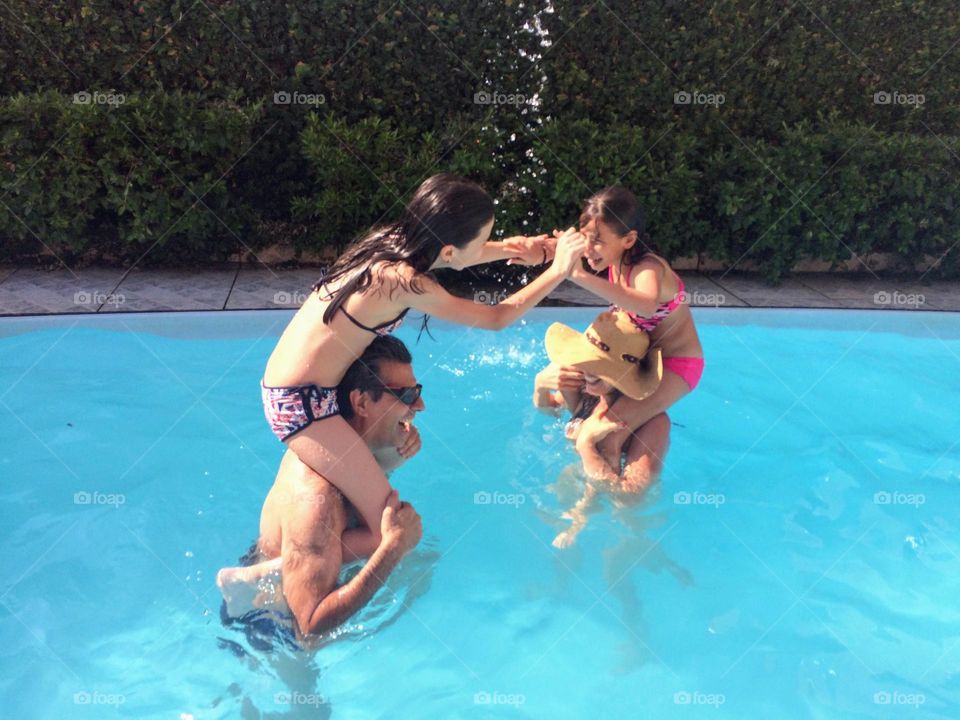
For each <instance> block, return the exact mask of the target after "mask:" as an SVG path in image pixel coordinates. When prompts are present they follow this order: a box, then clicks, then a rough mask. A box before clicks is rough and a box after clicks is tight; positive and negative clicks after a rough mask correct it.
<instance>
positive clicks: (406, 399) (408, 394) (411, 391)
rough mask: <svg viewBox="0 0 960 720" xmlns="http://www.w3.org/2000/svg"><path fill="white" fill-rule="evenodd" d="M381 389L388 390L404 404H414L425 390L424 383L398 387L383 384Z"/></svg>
mask: <svg viewBox="0 0 960 720" xmlns="http://www.w3.org/2000/svg"><path fill="white" fill-rule="evenodd" d="M380 389H381V390H386V391H387V392H388V393H390V394H391V395H393V396H394V397H395V398H396V399H397V400H399V401H400V402H402V403H403V404H404V405H413V404H414V403H415V402H417V400H419V399H420V393H421V392H422V391H423V385H421V384H420V383H417V384H416V385H414V386H413V387H397V388H394V387H387V386H386V385H381V386H380Z"/></svg>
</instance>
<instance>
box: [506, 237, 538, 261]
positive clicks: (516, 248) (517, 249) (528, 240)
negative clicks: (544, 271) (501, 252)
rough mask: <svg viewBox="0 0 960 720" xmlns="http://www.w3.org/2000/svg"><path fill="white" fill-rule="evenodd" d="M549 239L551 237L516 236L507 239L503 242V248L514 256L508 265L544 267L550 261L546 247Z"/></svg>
mask: <svg viewBox="0 0 960 720" xmlns="http://www.w3.org/2000/svg"><path fill="white" fill-rule="evenodd" d="M548 238H549V235H534V236H530V237H526V236H524V235H516V236H514V237H509V238H507V239H506V240H504V241H503V247H504V249H505V250H506V251H507V252H509V253H510V254H511V255H513V257H511V258H510V259H509V260H507V265H543V264H544V263H545V262H547V260H548V259H549V258H548V257H547V248H546V246H545V242H546V240H547V239H548Z"/></svg>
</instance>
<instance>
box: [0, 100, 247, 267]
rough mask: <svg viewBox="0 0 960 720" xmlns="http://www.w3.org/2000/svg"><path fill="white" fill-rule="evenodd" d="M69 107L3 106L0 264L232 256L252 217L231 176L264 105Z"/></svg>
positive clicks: (41, 103) (45, 103)
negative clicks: (45, 254)
mask: <svg viewBox="0 0 960 720" xmlns="http://www.w3.org/2000/svg"><path fill="white" fill-rule="evenodd" d="M106 95H107V93H104V96H106ZM118 97H119V96H118ZM78 99H80V98H78ZM76 100H77V99H75V98H74V97H72V96H71V97H65V96H62V95H60V94H58V93H55V92H45V93H42V94H39V95H27V96H23V95H19V96H16V97H12V98H4V99H2V100H0V128H2V129H0V203H2V204H3V206H5V207H0V210H3V212H0V238H2V239H3V240H2V245H0V251H2V252H3V254H4V255H5V256H6V258H7V259H11V258H17V257H18V256H20V255H22V254H24V253H31V254H33V253H38V252H41V251H42V249H49V250H52V251H53V252H55V253H56V254H57V255H60V256H61V257H64V259H68V258H71V259H76V258H79V257H80V256H83V255H89V254H90V253H95V254H96V255H97V256H99V257H104V258H108V259H109V258H116V259H118V260H122V261H130V260H131V259H134V260H135V259H137V258H139V257H140V256H141V255H143V254H144V253H147V251H148V250H149V253H147V254H146V257H145V262H148V263H150V262H152V263H164V262H183V261H198V260H217V259H224V258H226V257H227V256H228V255H229V254H230V253H232V252H235V251H236V250H237V249H239V248H240V247H241V243H240V242H239V241H238V240H237V237H240V238H243V237H244V236H245V235H247V234H249V226H250V223H251V221H252V220H253V217H252V215H251V213H250V212H249V209H248V208H245V207H244V206H243V205H242V204H240V203H238V202H237V200H236V196H235V193H234V192H233V191H232V181H231V169H232V168H233V166H234V164H235V163H237V162H242V158H243V155H244V153H245V152H246V150H247V149H248V148H249V147H250V145H251V144H252V142H253V136H252V129H253V128H254V127H255V126H256V124H257V122H258V120H259V117H260V115H261V113H262V106H261V104H253V105H245V106H240V105H236V104H231V103H229V102H226V101H224V102H215V103H213V102H203V103H198V102H196V100H195V99H194V98H191V97H189V96H184V95H181V94H180V93H173V94H167V93H155V94H149V95H137V96H131V97H124V98H123V102H122V103H119V104H110V105H107V104H98V103H95V102H89V103H83V102H77V101H76ZM41 241H42V242H41Z"/></svg>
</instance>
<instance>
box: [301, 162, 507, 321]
mask: <svg viewBox="0 0 960 720" xmlns="http://www.w3.org/2000/svg"><path fill="white" fill-rule="evenodd" d="M493 211H494V206H493V200H492V199H491V198H490V196H489V195H488V194H487V193H486V191H485V190H484V189H483V188H482V187H480V186H479V185H477V184H476V183H475V182H472V181H470V180H467V179H465V178H461V177H457V176H456V175H450V174H449V173H441V174H439V175H434V176H433V177H431V178H427V179H426V180H424V181H423V183H421V185H420V187H418V188H417V191H416V192H415V193H414V194H413V197H412V198H411V199H410V202H409V203H407V206H406V207H405V208H404V209H403V212H402V213H401V215H400V219H399V220H397V221H396V222H394V223H390V224H386V225H378V226H376V227H374V228H372V229H371V230H370V231H369V232H367V234H366V235H364V236H363V237H361V238H360V239H359V240H357V241H355V242H354V243H352V244H351V245H350V246H349V247H348V248H347V249H346V250H345V251H344V253H343V254H342V255H341V256H340V257H339V258H337V260H336V261H335V262H334V263H333V265H331V266H330V267H329V268H328V269H327V272H326V273H324V275H323V276H322V277H321V278H320V280H319V281H318V282H317V283H316V284H315V285H314V286H313V289H314V290H318V289H319V288H320V287H321V286H322V285H324V284H326V283H330V282H333V281H334V280H337V279H338V278H341V277H343V276H350V279H349V280H347V282H345V283H344V284H343V285H342V286H341V287H340V288H339V289H338V290H337V291H336V292H335V293H334V294H333V297H332V300H331V302H330V304H329V305H328V306H327V308H326V310H325V311H324V313H323V322H324V323H329V322H330V320H331V319H332V318H333V316H334V314H335V313H336V312H337V310H338V309H339V308H340V306H341V305H343V303H344V302H345V301H346V299H347V298H348V297H350V295H352V294H353V293H357V292H363V290H365V289H366V288H368V287H369V286H370V284H371V282H372V281H373V273H372V271H371V270H370V268H371V266H372V265H373V264H374V263H377V262H386V263H401V262H402V263H406V264H407V265H409V266H410V267H412V268H413V269H414V270H415V271H416V272H417V273H423V274H426V273H427V272H428V271H429V269H430V266H431V265H433V263H434V262H435V261H436V259H437V257H439V255H440V250H441V249H442V248H443V246H444V245H453V246H454V247H457V248H462V247H464V246H465V245H467V243H469V242H470V241H471V240H473V239H474V238H475V237H476V236H477V235H478V234H479V233H480V229H481V228H482V227H483V226H484V225H486V224H487V223H488V222H490V220H491V219H492V218H493ZM382 272H383V271H382V269H381V271H380V272H379V273H378V278H377V279H378V281H380V280H382ZM403 288H404V290H413V292H416V293H421V292H423V288H422V286H421V285H420V283H419V282H418V280H417V278H416V277H414V278H413V280H411V281H410V283H409V285H407V284H406V283H403Z"/></svg>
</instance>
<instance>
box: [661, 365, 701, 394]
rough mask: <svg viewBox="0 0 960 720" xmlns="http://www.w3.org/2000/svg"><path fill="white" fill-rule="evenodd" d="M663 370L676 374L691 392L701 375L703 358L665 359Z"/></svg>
mask: <svg viewBox="0 0 960 720" xmlns="http://www.w3.org/2000/svg"><path fill="white" fill-rule="evenodd" d="M663 369H664V370H670V371H671V372H674V373H676V374H677V375H679V376H680V377H681V378H683V381H684V382H685V383H686V384H687V385H689V386H690V389H691V390H693V389H694V388H695V387H696V386H697V383H699V382H700V376H701V375H703V358H698V357H665V358H664V359H663Z"/></svg>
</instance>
